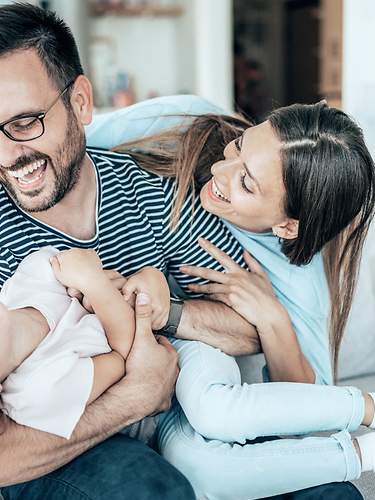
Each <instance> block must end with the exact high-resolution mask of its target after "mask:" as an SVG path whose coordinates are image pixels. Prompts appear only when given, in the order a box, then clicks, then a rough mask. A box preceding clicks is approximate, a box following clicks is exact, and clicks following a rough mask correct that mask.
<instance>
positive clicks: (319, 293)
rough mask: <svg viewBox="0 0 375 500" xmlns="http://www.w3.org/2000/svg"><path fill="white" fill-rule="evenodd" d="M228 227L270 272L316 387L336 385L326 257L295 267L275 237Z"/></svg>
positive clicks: (320, 256)
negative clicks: (330, 328)
mask: <svg viewBox="0 0 375 500" xmlns="http://www.w3.org/2000/svg"><path fill="white" fill-rule="evenodd" d="M224 222H225V221H224ZM225 224H226V225H227V227H228V228H229V230H230V231H231V233H232V234H233V236H234V237H235V238H236V239H237V240H238V241H239V242H240V243H241V245H242V246H243V248H245V249H246V250H248V251H249V253H250V254H251V255H252V256H253V257H255V258H256V259H257V260H258V261H259V262H260V264H261V265H262V267H263V269H264V270H265V271H266V272H267V274H268V276H269V278H270V280H271V283H272V286H273V289H274V291H275V293H276V295H277V298H278V299H279V301H280V302H281V303H282V305H283V306H284V307H285V308H286V309H287V311H288V313H289V316H290V318H291V320H292V323H293V327H294V330H295V332H296V334H297V337H298V341H299V343H300V346H301V349H302V351H303V353H304V354H305V356H306V357H307V359H308V360H309V361H310V363H311V364H312V366H313V369H314V371H315V374H316V383H317V384H332V383H333V380H332V369H331V361H330V354H329V334H328V330H329V316H330V296H329V289H328V283H327V280H326V275H325V271H324V264H323V258H322V255H321V254H320V253H319V254H317V255H315V257H314V258H313V259H312V261H311V263H310V264H308V265H306V266H295V265H293V264H290V263H289V261H288V259H287V257H286V256H285V255H284V254H283V253H282V251H281V244H280V242H279V239H278V238H277V237H276V236H274V235H273V234H272V233H252V232H250V231H245V230H243V229H240V228H238V227H236V226H234V225H233V224H230V223H229V222H225Z"/></svg>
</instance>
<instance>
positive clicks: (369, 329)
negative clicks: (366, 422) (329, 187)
mask: <svg viewBox="0 0 375 500" xmlns="http://www.w3.org/2000/svg"><path fill="white" fill-rule="evenodd" d="M237 361H238V364H239V366H240V370H241V373H242V378H243V381H244V382H249V383H250V382H253V383H254V382H261V381H262V374H261V369H262V367H263V366H264V356H263V355H262V354H258V355H255V356H244V357H239V358H238V359H237ZM338 374H339V380H338V383H339V384H340V385H354V386H356V387H358V388H360V389H361V390H363V391H370V392H375V224H373V225H372V227H371V228H370V231H369V235H368V238H367V241H366V244H365V247H364V251H363V256H362V261H361V268H360V273H359V279H358V285H357V289H356V292H355V297H354V301H353V306H352V310H351V314H350V317H349V321H348V324H347V328H346V331H345V335H344V340H343V343H342V348H341V351H340V357H339V370H338ZM366 431H367V429H366V428H362V429H360V431H359V433H364V432H366ZM353 483H354V484H355V485H356V487H357V488H358V489H359V491H360V492H361V494H362V495H363V497H364V499H365V500H374V499H375V474H374V473H372V472H368V473H365V474H362V476H361V478H360V479H359V480H356V481H353Z"/></svg>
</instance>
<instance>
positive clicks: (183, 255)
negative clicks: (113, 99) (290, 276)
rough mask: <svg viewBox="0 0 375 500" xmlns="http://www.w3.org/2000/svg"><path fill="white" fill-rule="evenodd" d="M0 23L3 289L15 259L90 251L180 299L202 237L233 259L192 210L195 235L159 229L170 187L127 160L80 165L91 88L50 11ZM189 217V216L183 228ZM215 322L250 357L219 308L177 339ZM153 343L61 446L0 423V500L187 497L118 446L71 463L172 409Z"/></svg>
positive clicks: (165, 371)
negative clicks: (171, 279)
mask: <svg viewBox="0 0 375 500" xmlns="http://www.w3.org/2000/svg"><path fill="white" fill-rule="evenodd" d="M0 25H1V32H0V72H1V79H0V91H1V95H2V96H6V98H3V99H2V100H1V104H0V128H1V133H0V136H1V137H0V165H1V167H0V175H1V182H2V187H1V188H0V198H1V201H0V207H1V209H0V213H1V215H0V218H1V221H0V281H1V284H2V283H3V282H4V281H5V280H6V279H7V278H8V277H9V276H11V275H12V273H13V272H14V271H15V269H16V268H17V266H18V264H19V262H20V261H21V260H22V258H24V257H25V256H26V255H27V254H28V253H30V252H32V251H34V250H36V249H38V248H40V247H42V246H45V245H48V244H51V245H54V246H55V247H57V248H61V249H62V248H67V247H72V246H78V247H83V248H95V250H96V251H97V252H98V254H99V256H100V257H101V259H102V261H103V264H104V266H105V268H107V269H116V270H117V271H119V272H121V273H122V274H130V273H132V272H134V271H136V270H138V269H139V268H140V267H142V266H144V265H154V266H157V267H159V268H160V269H163V270H165V271H169V272H171V273H172V274H174V275H175V278H176V280H177V281H178V282H179V283H180V285H181V286H182V287H185V289H186V284H187V282H188V280H187V278H186V277H185V278H184V277H183V276H182V275H181V273H180V272H179V266H180V265H181V264H183V263H186V262H191V263H195V264H197V265H200V264H203V265H205V264H208V265H210V264H212V265H213V264H214V263H213V261H212V260H211V258H210V257H208V256H207V254H206V253H205V252H203V251H202V250H201V249H200V247H199V246H198V244H197V242H196V240H197V236H198V235H199V234H203V235H206V236H207V237H209V238H210V239H212V240H213V241H214V242H216V243H219V242H220V241H221V240H222V241H224V242H225V243H224V244H222V245H221V247H222V248H223V250H225V251H227V252H229V253H230V254H231V255H232V256H233V257H234V258H236V259H237V260H238V259H239V258H240V255H241V253H242V250H241V248H240V247H239V245H238V244H237V242H235V240H234V239H233V238H232V237H231V236H230V235H229V233H227V231H226V229H225V228H224V226H223V225H222V224H217V223H216V219H215V218H214V217H213V216H211V215H210V214H207V213H206V212H204V211H203V209H202V208H201V207H198V208H199V211H198V215H199V217H197V218H196V219H195V221H193V223H192V224H191V223H190V220H189V219H188V218H187V220H186V221H185V223H184V224H182V225H181V226H180V228H179V229H178V231H177V232H176V233H173V234H172V233H171V232H170V231H169V228H168V213H167V210H168V207H170V203H169V204H168V201H170V195H171V193H172V190H173V186H172V185H171V184H170V183H168V182H167V181H166V182H165V183H162V182H161V181H160V180H158V179H156V178H151V176H147V174H145V173H144V172H143V173H142V171H140V169H139V168H138V167H137V166H136V165H135V164H134V163H133V162H132V161H131V160H130V159H129V158H128V157H126V156H123V155H116V154H109V153H108V154H107V153H106V154H103V153H101V152H98V151H92V152H91V153H90V156H89V155H88V154H87V153H86V150H85V137H84V126H85V125H87V124H88V123H89V122H90V121H91V113H92V90H91V85H90V82H89V81H88V80H87V78H86V77H85V76H84V75H83V74H82V68H81V65H80V62H79V57H78V53H77V49H76V46H75V44H74V40H73V38H72V36H71V34H70V32H69V31H68V29H67V28H66V27H65V25H63V23H61V22H60V21H59V20H57V19H56V18H55V17H54V16H53V15H52V14H51V13H46V12H44V11H42V10H40V9H37V8H34V7H32V6H25V5H17V4H16V5H12V6H6V7H3V8H1V9H0ZM190 209H191V207H190V206H189V204H187V206H186V212H187V214H189V217H190V211H191V210H190ZM188 229H189V230H188ZM190 230H191V231H190ZM215 265H216V267H217V264H215ZM220 311H222V312H224V313H225V317H226V318H228V319H227V320H226V321H228V332H229V334H227V340H225V336H223V338H224V341H225V342H227V344H228V346H227V347H228V348H229V350H230V342H232V343H233V341H232V340H231V337H230V332H231V328H229V323H230V322H232V323H233V324H236V322H237V326H236V330H237V331H238V332H239V336H238V338H239V339H240V340H239V341H238V343H239V346H236V341H234V345H232V347H233V349H234V351H237V352H241V349H244V348H245V346H246V349H247V350H248V352H250V350H251V346H250V348H249V346H248V345H247V344H248V342H247V341H246V335H247V332H248V331H250V330H251V328H250V329H249V325H247V324H246V323H245V322H244V321H242V320H241V319H240V318H239V317H237V315H236V314H234V313H231V311H230V310H229V309H228V310H227V308H226V307H225V306H218V307H216V308H215V309H213V308H212V311H211V313H209V311H208V310H207V312H205V303H204V302H203V301H190V302H189V301H188V302H186V305H184V308H183V311H182V317H181V324H180V330H182V331H183V330H184V329H185V330H186V331H189V332H190V331H195V330H197V332H198V331H199V336H200V337H199V338H201V339H202V340H205V339H208V338H209V336H214V335H213V334H215V330H217V325H218V324H219V323H218V320H217V316H218V315H219V314H220ZM229 316H232V321H231V320H230V318H229ZM192 318H194V322H195V325H194V326H195V328H191V327H190V324H191V322H192ZM222 321H223V324H224V327H225V318H224V317H223V319H222ZM205 322H206V323H207V324H206V326H205ZM161 326H163V325H161ZM232 329H233V327H232ZM241 329H242V333H243V335H242V338H241V337H240V335H241ZM149 333H150V335H149V336H148V337H147V336H143V337H142V336H139V335H138V341H137V342H135V344H134V347H133V349H132V352H131V355H130V358H129V361H128V363H127V376H126V377H125V378H124V379H123V380H122V381H121V382H120V383H119V384H117V385H115V386H114V387H112V388H111V389H110V390H108V391H107V392H106V393H105V394H104V395H103V396H102V397H101V398H99V399H98V400H97V401H95V402H94V403H93V404H91V405H90V406H89V407H88V408H87V410H86V412H85V414H84V415H83V417H82V418H81V420H80V422H79V424H78V426H77V428H76V430H75V432H74V434H73V436H72V438H71V439H70V440H69V441H64V440H63V439H60V438H57V437H55V436H52V435H49V434H46V433H41V432H38V431H36V430H33V429H29V428H25V427H22V426H19V425H17V424H15V423H14V422H12V421H11V420H9V419H8V418H6V417H5V416H3V417H2V422H1V423H2V434H1V446H0V450H1V451H0V485H1V486H5V485H9V484H13V485H14V484H15V483H21V485H20V486H11V487H8V488H7V487H6V488H2V494H3V496H5V497H6V498H7V497H9V498H14V497H17V495H20V494H21V496H22V497H23V498H38V497H40V498H53V495H55V497H56V498H74V495H76V496H77V498H81V497H82V495H87V497H89V498H104V496H105V497H109V498H114V499H115V498H124V497H128V498H131V499H137V498H152V499H157V498H162V499H164V500H165V499H168V498H171V499H172V498H173V499H175V498H181V499H184V498H192V495H193V494H192V490H191V488H190V486H189V485H188V483H187V482H186V480H185V479H184V478H183V477H182V476H181V475H180V474H179V473H178V472H177V471H176V470H174V469H173V468H172V467H171V466H169V465H168V464H167V463H166V462H165V461H164V460H163V459H162V458H161V457H159V456H158V455H157V454H155V453H154V452H153V451H152V450H150V449H148V448H147V447H146V446H144V445H142V444H141V443H139V442H137V441H133V440H131V439H130V438H128V437H124V436H115V437H114V438H112V439H109V440H107V441H106V442H104V443H103V444H101V445H100V446H98V447H97V448H95V449H94V450H93V451H92V452H89V453H88V454H85V455H83V456H80V455H82V453H83V452H85V451H86V450H88V449H89V448H91V447H93V446H94V445H96V444H97V443H100V442H102V441H104V440H105V439H107V438H108V437H109V436H112V435H115V434H116V433H117V432H118V431H119V430H120V429H122V428H123V427H126V426H128V425H130V424H132V423H134V422H137V421H139V420H141V419H142V418H143V417H145V416H146V415H150V414H152V413H157V412H160V411H162V410H165V409H167V408H168V406H169V404H170V399H171V395H172V393H173V388H174V383H175V380H176V376H177V359H176V353H175V352H174V350H173V349H172V348H171V346H170V345H165V343H158V342H156V341H155V339H154V338H153V337H152V336H151V330H150V332H149ZM218 339H219V337H218ZM241 343H242V347H241ZM76 457H79V458H76ZM73 459H75V460H74V461H73V462H72V463H71V464H69V465H68V466H65V467H63V468H62V469H60V470H59V471H58V472H56V473H53V474H48V473H50V472H51V471H53V470H56V469H57V468H59V467H61V466H63V465H64V464H67V463H68V462H71V461H72V460H73ZM46 474H48V475H46ZM40 476H43V478H42V479H39V480H36V481H33V479H35V478H37V477H40ZM93 476H95V481H92V478H93ZM74 491H76V493H74ZM21 492H22V493H21ZM59 495H60V496H59Z"/></svg>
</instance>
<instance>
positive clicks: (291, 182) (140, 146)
mask: <svg viewBox="0 0 375 500" xmlns="http://www.w3.org/2000/svg"><path fill="white" fill-rule="evenodd" d="M327 110H328V111H327ZM323 112H324V113H326V114H327V117H326V118H327V120H328V121H331V122H332V123H333V125H332V123H330V130H329V133H328V132H327V130H325V131H321V130H320V128H323V129H324V127H322V113H323ZM269 119H270V122H271V125H272V127H273V129H274V131H275V132H276V134H277V135H278V136H279V138H280V140H281V142H282V153H281V157H282V164H283V172H284V185H285V188H286V197H285V203H284V205H285V212H286V214H287V215H288V216H290V217H293V218H295V219H298V220H299V222H300V224H299V226H300V231H299V234H298V237H297V238H296V239H295V240H292V241H284V242H282V251H283V252H284V253H285V255H286V256H287V257H288V258H289V261H290V262H291V263H292V264H295V265H305V264H308V263H309V262H310V261H311V259H312V257H313V256H314V255H315V254H316V253H317V252H319V251H320V250H323V257H324V263H325V270H326V276H327V281H328V286H329V290H330V295H331V320H330V345H331V354H332V361H333V366H334V373H335V376H336V374H337V362H338V353H339V348H340V344H341V341H342V337H343V334H344V329H345V326H346V323H347V319H348V315H349V311H350V308H351V304H352V300H353V293H354V289H355V285H356V281H357V276H358V271H359V264H360V258H361V252H362V248H363V244H364V240H365V237H366V234H367V231H368V226H369V223H370V220H371V218H372V216H373V212H374V204H375V195H374V193H375V180H374V179H375V175H374V164H373V162H372V160H371V156H370V155H369V153H368V151H367V148H366V147H365V145H364V141H363V137H362V132H361V130H360V129H359V128H358V127H357V126H356V125H355V124H354V122H352V121H351V120H350V119H349V118H348V117H347V116H346V115H345V114H344V113H342V112H341V111H338V110H334V109H333V108H328V107H327V106H326V105H325V104H323V105H322V104H321V103H320V104H318V105H311V106H308V105H294V106H289V107H287V108H281V109H279V110H276V111H275V112H274V113H271V115H270V117H269ZM340 119H341V121H343V123H341V124H340ZM314 124H315V128H317V129H318V131H317V130H315V129H314ZM251 125H252V124H251V123H250V122H249V121H247V120H246V119H245V118H243V117H233V116H224V115H221V116H218V115H213V114H211V115H210V114H206V115H202V116H196V117H191V122H190V124H189V125H187V124H186V122H185V124H184V125H183V126H181V127H176V128H173V129H169V130H167V131H165V132H162V133H160V134H157V135H153V136H149V137H146V138H143V139H141V140H137V141H132V142H128V143H125V144H122V145H120V146H118V147H116V148H115V151H126V152H129V153H130V154H131V155H132V156H133V157H134V159H135V160H136V161H137V162H138V163H139V164H140V165H141V166H142V168H144V169H145V170H147V171H149V172H153V173H155V174H158V175H161V176H164V177H173V178H175V179H176V187H175V196H174V206H173V210H172V215H171V221H170V223H171V229H172V230H173V228H175V226H176V224H177V222H178V219H179V214H180V210H181V208H182V205H183V203H184V200H185V197H186V194H187V192H188V190H192V192H193V195H195V196H196V195H197V193H199V191H200V189H201V187H202V186H203V185H204V184H205V183H206V182H207V181H208V180H209V179H210V178H211V166H212V165H213V164H214V163H215V162H217V161H218V160H220V159H222V158H223V150H224V147H225V146H226V145H227V144H228V143H229V142H230V141H232V140H233V139H235V138H237V137H238V136H239V135H241V134H242V132H243V131H244V130H245V129H247V128H248V127H250V126H251ZM349 125H350V127H351V128H350V127H349ZM344 129H345V130H344ZM323 132H324V133H323ZM309 134H310V137H309ZM345 134H346V135H348V134H349V135H350V134H351V135H350V139H351V140H348V137H345ZM306 139H308V140H307V141H306ZM349 146H350V148H349ZM349 149H350V151H349ZM355 149H357V151H355ZM342 150H344V155H343V153H342ZM358 150H359V151H358ZM327 151H328V153H327ZM349 153H350V154H349ZM345 154H346V156H345ZM316 159H318V161H315V160H316ZM338 159H339V160H340V161H341V160H342V161H341V163H340V161H339V167H340V168H341V170H342V167H343V166H345V168H346V171H347V172H346V175H345V176H344V177H343V176H342V175H341V174H340V175H341V177H340V175H339V176H337V175H336V173H337V172H335V171H334V170H333V168H331V170H329V168H328V167H332V165H333V166H334V167H335V168H337V161H338ZM301 165H302V167H301ZM304 165H305V166H306V168H304ZM321 172H323V174H322V173H321ZM340 172H341V171H340ZM337 177H338V178H337ZM338 182H342V184H343V186H344V185H345V186H344V187H343V188H342V189H341V188H340V186H338ZM354 186H355V187H356V193H355V195H353V196H351V194H350V193H352V194H353V189H354ZM344 188H345V189H344ZM357 188H358V189H357ZM333 191H334V192H333ZM348 195H349V196H348ZM322 200H323V201H322ZM306 207H308V208H309V209H308V210H306ZM317 207H318V208H317ZM333 207H334V209H335V210H333ZM318 209H319V210H318ZM314 210H318V213H315V215H312V213H313V211H314ZM301 228H302V229H303V233H301ZM300 233H301V234H300Z"/></svg>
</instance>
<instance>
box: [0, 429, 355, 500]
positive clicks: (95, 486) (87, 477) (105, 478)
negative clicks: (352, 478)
mask: <svg viewBox="0 0 375 500" xmlns="http://www.w3.org/2000/svg"><path fill="white" fill-rule="evenodd" d="M1 494H2V496H3V498H4V500H109V499H110V500H193V499H195V496H194V493H193V490H192V488H191V486H190V485H189V483H188V482H187V480H186V479H185V478H184V476H183V475H182V474H181V473H180V472H178V471H177V470H176V469H175V468H173V467H172V466H171V465H169V464H168V463H167V462H166V461H165V460H164V459H163V458H161V457H160V456H159V455H158V454H157V453H155V452H154V451H153V450H152V449H151V448H148V447H147V446H146V445H144V444H143V443H141V442H140V441H136V440H133V439H130V438H128V437H126V436H123V435H121V434H117V435H116V436H114V437H112V438H110V439H108V440H107V441H104V442H103V443H101V444H100V445H98V446H96V447H95V448H93V449H91V450H89V451H87V452H86V453H84V454H83V455H81V456H80V457H78V458H76V459H75V460H73V461H72V462H70V463H69V464H67V465H65V466H64V467H61V468H60V469H58V470H57V471H55V472H52V473H51V474H48V475H46V476H44V477H42V478H40V479H35V480H34V481H28V482H26V483H21V484H17V485H15V486H9V487H6V488H2V489H1ZM0 498H1V497H0ZM272 499H274V500H362V495H360V493H359V492H358V490H357V489H356V488H355V487H354V486H353V485H352V484H351V483H333V484H327V485H323V486H317V487H315V488H308V489H306V490H303V491H298V492H296V493H290V494H287V495H280V496H277V497H272ZM270 500H271V499H270Z"/></svg>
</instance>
